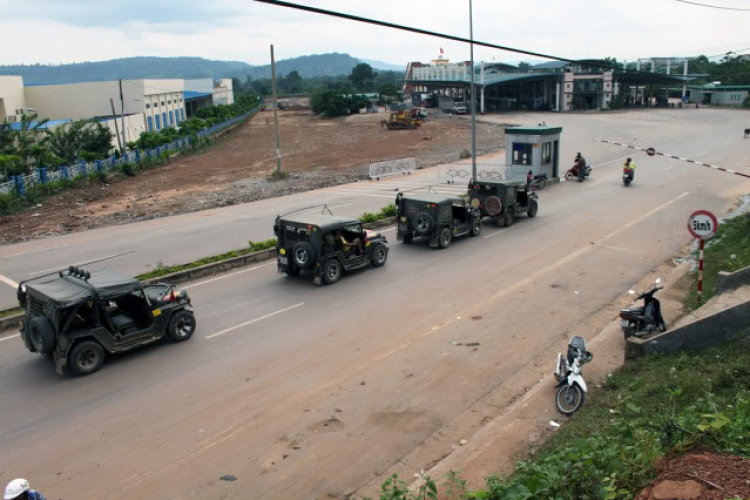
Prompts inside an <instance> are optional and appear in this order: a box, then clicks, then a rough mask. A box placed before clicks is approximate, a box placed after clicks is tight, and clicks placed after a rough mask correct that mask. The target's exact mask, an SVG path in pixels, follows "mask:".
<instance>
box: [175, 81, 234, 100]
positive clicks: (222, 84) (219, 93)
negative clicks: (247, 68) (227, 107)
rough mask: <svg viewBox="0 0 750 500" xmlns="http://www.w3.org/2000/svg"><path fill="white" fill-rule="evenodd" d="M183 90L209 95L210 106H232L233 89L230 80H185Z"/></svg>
mask: <svg viewBox="0 0 750 500" xmlns="http://www.w3.org/2000/svg"><path fill="white" fill-rule="evenodd" d="M185 90H187V91H190V92H199V93H202V94H211V96H212V99H211V101H212V104H213V105H214V106H216V105H219V104H234V89H233V88H232V79H231V78H218V79H214V78H201V79H197V80H185Z"/></svg>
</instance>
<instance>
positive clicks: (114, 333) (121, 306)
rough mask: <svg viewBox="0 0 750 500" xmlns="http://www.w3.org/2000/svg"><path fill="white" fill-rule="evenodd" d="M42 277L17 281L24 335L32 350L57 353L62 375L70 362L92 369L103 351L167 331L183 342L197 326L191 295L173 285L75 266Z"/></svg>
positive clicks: (77, 370) (85, 371) (79, 370)
mask: <svg viewBox="0 0 750 500" xmlns="http://www.w3.org/2000/svg"><path fill="white" fill-rule="evenodd" d="M39 279H40V278H36V280H39ZM41 279H44V281H38V282H32V280H28V281H25V282H22V283H20V284H19V285H18V292H17V295H18V302H19V304H20V305H21V307H22V308H24V309H25V310H26V314H25V317H24V320H23V322H22V323H21V339H22V340H23V342H24V344H26V348H27V349H28V350H29V351H31V352H38V353H40V354H43V355H45V356H49V357H51V358H53V359H54V361H55V367H56V369H57V373H59V374H60V375H62V374H63V369H64V368H66V367H67V369H69V370H70V371H71V372H72V373H73V374H75V375H90V374H92V373H94V372H95V371H97V370H99V369H100V368H101V367H102V365H103V364H104V357H105V352H107V353H110V354H115V353H120V352H124V351H129V350H130V349H133V348H135V347H139V346H142V345H146V344H151V343H154V342H157V341H158V340H160V339H161V338H162V337H164V336H167V337H168V338H169V339H170V340H171V341H172V342H182V341H185V340H188V339H189V338H190V337H191V336H192V335H193V332H195V326H196V323H195V317H194V316H193V312H192V311H191V310H189V309H188V307H189V306H190V299H189V298H188V295H187V293H186V292H184V291H180V290H177V289H176V288H175V287H174V286H173V285H167V284H152V285H145V284H143V283H141V282H140V281H138V280H137V279H135V278H128V277H125V276H121V275H119V274H117V273H114V272H111V271H107V270H102V271H98V272H95V273H89V272H87V271H84V270H83V269H79V268H76V267H73V266H71V267H70V268H69V269H68V270H67V272H59V273H58V274H57V275H56V276H55V277H54V278H49V279H45V278H44V277H41ZM36 280H34V281H36Z"/></svg>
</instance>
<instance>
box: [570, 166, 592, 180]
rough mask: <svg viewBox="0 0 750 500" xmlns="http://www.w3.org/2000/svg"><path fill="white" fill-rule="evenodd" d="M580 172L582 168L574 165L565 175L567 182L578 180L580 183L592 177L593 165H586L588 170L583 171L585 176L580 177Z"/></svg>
mask: <svg viewBox="0 0 750 500" xmlns="http://www.w3.org/2000/svg"><path fill="white" fill-rule="evenodd" d="M580 170H581V168H580V167H579V166H578V165H573V166H572V167H571V168H570V170H568V171H567V172H566V173H565V180H567V181H572V180H573V179H576V178H578V180H579V181H583V180H584V179H586V178H587V177H588V176H589V175H591V165H586V168H584V170H583V176H581V175H580Z"/></svg>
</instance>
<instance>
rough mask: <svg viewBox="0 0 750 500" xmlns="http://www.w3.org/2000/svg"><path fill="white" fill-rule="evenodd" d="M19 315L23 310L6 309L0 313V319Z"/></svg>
mask: <svg viewBox="0 0 750 500" xmlns="http://www.w3.org/2000/svg"><path fill="white" fill-rule="evenodd" d="M21 313H23V309H21V308H20V307H14V308H13V309H6V310H4V311H0V319H2V318H7V317H9V316H16V315H18V314H21Z"/></svg>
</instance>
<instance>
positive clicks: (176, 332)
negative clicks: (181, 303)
mask: <svg viewBox="0 0 750 500" xmlns="http://www.w3.org/2000/svg"><path fill="white" fill-rule="evenodd" d="M195 326H196V325H195V316H194V315H193V313H191V312H190V311H185V310H182V311H177V312H176V313H174V315H173V316H172V319H171V320H169V326H168V327H167V337H169V340H171V341H172V342H183V341H185V340H187V339H189V338H190V337H192V336H193V333H195Z"/></svg>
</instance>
